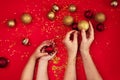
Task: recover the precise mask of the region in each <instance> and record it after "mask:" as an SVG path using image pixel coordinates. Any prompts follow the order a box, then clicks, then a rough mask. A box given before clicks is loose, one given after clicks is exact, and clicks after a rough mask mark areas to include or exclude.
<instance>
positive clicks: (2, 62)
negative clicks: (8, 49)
mask: <svg viewBox="0 0 120 80" xmlns="http://www.w3.org/2000/svg"><path fill="white" fill-rule="evenodd" d="M8 63H9V60H8V59H6V58H5V57H0V68H5V67H7V66H8Z"/></svg>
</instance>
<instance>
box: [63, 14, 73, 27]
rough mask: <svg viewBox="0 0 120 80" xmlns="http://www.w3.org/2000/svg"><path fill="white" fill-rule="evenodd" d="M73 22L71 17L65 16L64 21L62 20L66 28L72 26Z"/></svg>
mask: <svg viewBox="0 0 120 80" xmlns="http://www.w3.org/2000/svg"><path fill="white" fill-rule="evenodd" d="M73 22H74V19H73V17H72V16H65V17H64V19H63V23H64V24H65V25H67V26H70V25H72V24H73Z"/></svg>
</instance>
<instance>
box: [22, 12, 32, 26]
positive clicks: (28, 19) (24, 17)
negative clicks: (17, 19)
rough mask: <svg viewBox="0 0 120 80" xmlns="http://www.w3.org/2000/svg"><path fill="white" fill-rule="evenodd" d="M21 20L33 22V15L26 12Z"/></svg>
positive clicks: (26, 22) (27, 22)
mask: <svg viewBox="0 0 120 80" xmlns="http://www.w3.org/2000/svg"><path fill="white" fill-rule="evenodd" d="M21 20H22V22H23V23H24V24H30V23H31V22H32V16H31V15H30V14H29V13H24V14H23V15H22V16H21Z"/></svg>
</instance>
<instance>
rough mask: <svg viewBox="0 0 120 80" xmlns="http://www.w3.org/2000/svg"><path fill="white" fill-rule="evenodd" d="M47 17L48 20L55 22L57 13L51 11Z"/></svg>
mask: <svg viewBox="0 0 120 80" xmlns="http://www.w3.org/2000/svg"><path fill="white" fill-rule="evenodd" d="M47 17H48V19H50V20H54V19H55V13H54V12H52V11H50V12H48V14H47Z"/></svg>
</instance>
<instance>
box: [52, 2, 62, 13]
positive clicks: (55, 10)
mask: <svg viewBox="0 0 120 80" xmlns="http://www.w3.org/2000/svg"><path fill="white" fill-rule="evenodd" d="M52 10H53V12H57V11H59V10H60V8H59V6H58V5H56V4H54V5H53V6H52Z"/></svg>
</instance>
